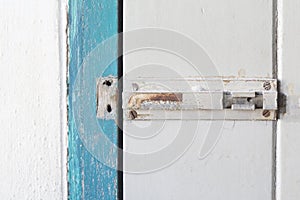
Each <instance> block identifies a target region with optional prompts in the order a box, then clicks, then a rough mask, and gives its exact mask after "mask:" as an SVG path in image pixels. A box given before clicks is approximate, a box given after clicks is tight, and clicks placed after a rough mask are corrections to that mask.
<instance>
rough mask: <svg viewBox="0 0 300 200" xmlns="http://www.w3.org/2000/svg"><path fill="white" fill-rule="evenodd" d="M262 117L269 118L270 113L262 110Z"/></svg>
mask: <svg viewBox="0 0 300 200" xmlns="http://www.w3.org/2000/svg"><path fill="white" fill-rule="evenodd" d="M262 115H263V116H264V117H270V116H271V112H270V111H269V110H264V111H263V113H262Z"/></svg>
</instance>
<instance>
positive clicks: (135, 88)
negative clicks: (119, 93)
mask: <svg viewBox="0 0 300 200" xmlns="http://www.w3.org/2000/svg"><path fill="white" fill-rule="evenodd" d="M132 89H133V91H138V90H139V85H138V84H137V83H132Z"/></svg>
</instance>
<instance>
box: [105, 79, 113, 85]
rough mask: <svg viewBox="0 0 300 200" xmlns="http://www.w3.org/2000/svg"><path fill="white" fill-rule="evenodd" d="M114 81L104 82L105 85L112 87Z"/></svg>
mask: <svg viewBox="0 0 300 200" xmlns="http://www.w3.org/2000/svg"><path fill="white" fill-rule="evenodd" d="M111 84H112V81H109V80H106V81H104V82H103V85H107V86H111Z"/></svg>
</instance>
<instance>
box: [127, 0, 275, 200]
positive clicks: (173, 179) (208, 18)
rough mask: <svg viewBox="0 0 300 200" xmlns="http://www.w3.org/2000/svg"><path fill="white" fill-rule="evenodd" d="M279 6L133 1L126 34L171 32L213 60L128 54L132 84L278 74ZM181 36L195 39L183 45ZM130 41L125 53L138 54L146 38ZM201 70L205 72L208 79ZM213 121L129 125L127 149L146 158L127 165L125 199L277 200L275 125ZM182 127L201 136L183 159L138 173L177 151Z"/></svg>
mask: <svg viewBox="0 0 300 200" xmlns="http://www.w3.org/2000/svg"><path fill="white" fill-rule="evenodd" d="M272 8H273V5H272V1H271V0H266V1H261V0H254V1H240V0H228V1H217V0H200V1H199V0H187V1H180V0H172V1H171V0H165V1H160V0H153V1H146V0H127V1H125V4H124V31H125V32H127V31H129V32H130V31H132V30H135V31H139V30H141V29H144V28H149V27H152V28H161V29H167V31H166V35H168V37H167V38H165V40H169V39H170V38H171V39H170V40H172V39H173V40H174V41H173V42H174V44H175V45H176V44H177V45H178V46H179V47H180V45H181V44H182V45H181V46H182V49H184V48H186V43H185V41H193V42H194V43H196V44H197V45H199V46H200V47H201V48H202V50H203V51H193V50H194V49H192V48H191V50H190V51H189V53H188V56H191V57H193V58H195V57H197V56H199V57H201V58H202V56H203V55H202V54H203V52H205V53H206V54H207V55H206V58H207V57H208V60H211V62H209V61H207V62H206V61H203V65H202V66H192V64H191V63H190V62H188V61H187V60H186V59H183V58H182V57H180V55H179V56H178V55H177V54H176V52H175V53H174V52H171V51H169V52H168V49H163V50H165V51H159V50H157V49H150V48H144V49H139V50H138V51H135V52H131V53H130V54H128V55H126V56H125V57H124V66H125V68H124V76H125V78H124V80H125V81H124V85H125V87H126V78H128V79H134V78H137V77H142V76H147V77H149V76H150V77H163V78H170V77H190V76H201V75H202V76H233V77H272V73H273V72H272V69H273V67H272V59H273V58H272V54H273V53H272V52H273V49H272V34H273V27H272V21H273V13H272ZM174 32H175V33H174ZM178 34H179V35H181V36H182V35H183V37H184V38H188V39H187V40H183V41H179V40H178V38H180V37H178ZM166 35H164V36H166ZM144 37H145V38H144V39H145V40H146V39H147V37H151V36H149V35H147V34H145V36H144ZM157 37H160V36H159V35H158V36H157ZM128 38H130V36H128V37H127V36H126V35H125V38H124V41H125V42H124V44H125V46H124V53H125V54H126V52H127V51H129V50H132V49H131V45H130V43H134V42H136V43H137V42H139V40H138V39H139V38H137V40H136V41H132V40H130V41H128V40H129V39H128ZM141 38H142V36H141ZM153 38H155V37H153ZM155 39H156V38H155ZM170 46H171V45H170ZM179 51H180V49H179ZM170 52H171V53H170ZM212 63H213V64H212ZM159 65H160V66H159ZM141 66H142V67H141ZM209 67H215V68H216V70H215V71H212V72H213V73H211V74H210V73H209V72H210V71H209V70H207V71H206V69H207V68H209ZM199 69H200V71H199ZM201 70H204V71H205V73H204V74H201V72H202V71H201ZM158 84H159V83H158ZM174 87H176V86H174ZM211 123H212V122H210V121H199V122H196V124H195V123H194V122H192V121H190V122H183V121H171V120H167V121H150V122H131V121H126V122H124V132H125V133H126V135H124V150H125V151H126V152H129V153H136V154H139V153H140V154H142V155H144V158H145V160H143V158H141V160H136V161H132V160H131V155H127V154H125V156H124V168H125V169H126V170H128V171H127V172H125V174H124V198H125V199H130V200H131V199H141V198H143V199H184V198H186V199H210V200H211V199H249V200H250V199H266V200H267V199H268V200H271V199H272V195H273V194H272V193H273V191H272V184H273V183H272V179H273V123H272V122H251V121H247V122H240V121H236V122H234V121H231V122H230V121H228V122H224V123H223V122H217V124H218V123H221V124H222V123H223V124H222V125H221V128H220V129H218V128H217V127H214V123H213V124H211ZM210 128H211V129H212V130H214V129H216V130H214V133H216V134H218V131H219V132H220V137H218V138H217V139H216V142H217V143H216V146H215V148H214V149H213V151H212V152H210V153H209V155H208V156H206V157H205V158H204V159H202V158H201V159H200V158H199V152H200V151H201V147H202V145H203V143H204V141H205V140H206V137H207V132H208V130H209V129H210ZM180 130H184V133H185V134H186V137H191V138H193V137H195V138H193V139H192V141H191V143H190V146H188V147H187V149H186V151H185V152H182V153H183V154H182V155H181V156H180V157H179V158H178V160H176V161H174V162H172V163H168V164H166V165H165V166H163V168H162V169H157V168H156V169H153V170H156V171H154V172H149V171H145V173H142V174H135V173H134V171H131V167H132V166H134V165H136V166H142V163H143V162H144V161H147V160H146V159H147V157H148V155H149V154H151V153H153V152H160V150H162V149H164V148H165V147H168V146H171V144H172V142H173V141H175V140H176V137H177V136H178V135H179V132H180ZM193 134H194V135H193ZM183 139H184V138H183ZM184 142H185V141H183V142H182V143H184ZM170 156H173V155H172V153H171V154H170ZM141 157H142V156H141ZM166 159H168V158H166ZM139 173H141V172H139Z"/></svg>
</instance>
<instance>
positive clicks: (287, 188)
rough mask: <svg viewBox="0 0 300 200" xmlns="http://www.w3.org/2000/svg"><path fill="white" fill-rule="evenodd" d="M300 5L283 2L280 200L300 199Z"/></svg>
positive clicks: (278, 163) (293, 2)
mask: <svg viewBox="0 0 300 200" xmlns="http://www.w3.org/2000/svg"><path fill="white" fill-rule="evenodd" d="M299 7H300V1H299V0H292V1H279V80H280V81H281V92H282V93H283V94H285V95H286V99H287V101H286V103H287V107H286V113H284V114H283V115H282V116H281V119H280V120H279V124H278V140H277V141H278V144H277V147H278V148H277V199H278V200H296V199H300V170H299V169H300V156H299V155H300V145H299V144H300V82H299V74H300V63H299V52H300V13H299V9H298V8H299Z"/></svg>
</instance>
